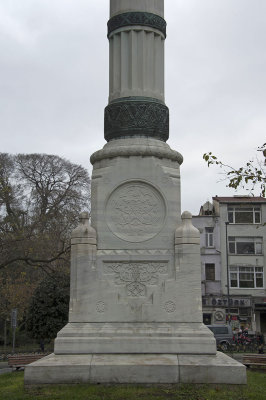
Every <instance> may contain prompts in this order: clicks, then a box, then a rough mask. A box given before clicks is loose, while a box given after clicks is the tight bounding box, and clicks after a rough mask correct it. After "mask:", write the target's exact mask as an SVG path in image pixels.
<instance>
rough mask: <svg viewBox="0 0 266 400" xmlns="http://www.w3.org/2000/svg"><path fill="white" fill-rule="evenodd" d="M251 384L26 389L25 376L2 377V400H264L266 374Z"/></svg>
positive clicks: (250, 378)
mask: <svg viewBox="0 0 266 400" xmlns="http://www.w3.org/2000/svg"><path fill="white" fill-rule="evenodd" d="M247 374H248V384H247V385H244V386H234V385H182V384H179V385H160V386H152V385H150V386H141V385H131V386H127V385H112V386H105V385H72V386H68V385H62V386H60V385H55V386H44V387H34V388H31V389H25V388H24V381H23V378H24V373H23V372H14V373H9V374H4V375H0V400H42V399H45V400H49V399H53V400H60V399H63V400H136V399H137V400H265V399H266V373H265V372H255V371H248V372H247Z"/></svg>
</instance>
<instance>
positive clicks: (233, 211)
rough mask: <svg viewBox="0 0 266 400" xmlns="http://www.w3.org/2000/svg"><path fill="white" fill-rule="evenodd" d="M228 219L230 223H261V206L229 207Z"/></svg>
mask: <svg viewBox="0 0 266 400" xmlns="http://www.w3.org/2000/svg"><path fill="white" fill-rule="evenodd" d="M227 211H228V221H229V222H230V224H260V223H261V211H260V207H240V206H236V207H231V206H230V207H228V208H227Z"/></svg>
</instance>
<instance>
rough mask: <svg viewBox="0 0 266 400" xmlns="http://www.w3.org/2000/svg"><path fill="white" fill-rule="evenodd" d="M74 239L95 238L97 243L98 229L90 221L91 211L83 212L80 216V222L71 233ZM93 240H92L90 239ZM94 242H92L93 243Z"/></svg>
mask: <svg viewBox="0 0 266 400" xmlns="http://www.w3.org/2000/svg"><path fill="white" fill-rule="evenodd" d="M71 238H72V239H77V238H81V239H82V238H87V239H93V240H92V242H93V243H94V242H95V244H96V231H95V229H94V228H93V227H92V226H91V225H90V223H89V213H88V212H85V211H84V212H82V213H81V214H80V216H79V224H78V226H77V227H76V228H75V229H74V230H73V231H72V234H71ZM90 242H91V240H90ZM93 243H92V244H93Z"/></svg>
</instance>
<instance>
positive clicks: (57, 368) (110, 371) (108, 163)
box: [25, 138, 246, 385]
mask: <svg viewBox="0 0 266 400" xmlns="http://www.w3.org/2000/svg"><path fill="white" fill-rule="evenodd" d="M139 152H141V154H142V156H139V155H137V153H139ZM181 160H182V159H181V156H180V155H179V153H177V152H174V151H172V150H171V149H170V148H169V146H168V145H166V144H165V143H163V142H160V141H158V140H154V139H144V138H135V139H123V140H116V141H113V142H110V143H108V144H107V145H106V146H105V147H104V148H103V150H101V151H99V152H97V153H95V154H94V155H93V156H92V162H93V163H94V169H93V175H92V223H93V226H94V227H95V228H96V229H94V228H92V227H91V226H90V224H89V220H88V216H87V215H86V213H84V214H83V215H82V216H81V222H80V225H79V226H78V227H77V228H76V229H75V230H74V231H73V234H72V248H71V254H72V258H71V300H70V312H69V323H68V324H67V325H66V326H65V327H64V328H63V329H62V330H61V331H60V332H59V333H58V335H57V338H56V340H55V353H54V354H52V355H50V356H48V357H45V358H43V359H41V360H39V361H37V362H35V363H33V364H31V365H29V366H27V367H26V370H25V383H26V384H28V385H30V384H48V383H78V382H83V383H84V382H88V383H157V384H159V383H179V382H182V383H226V384H228V383H232V384H244V383H246V368H245V367H244V366H243V365H242V364H240V363H238V362H236V361H235V360H233V359H231V358H230V357H227V356H226V355H224V354H223V353H219V352H216V341H215V339H214V337H213V334H212V332H211V331H210V330H209V329H208V328H207V327H206V326H205V325H204V324H203V323H202V308H201V286H200V282H201V264H200V247H199V232H198V230H197V229H196V228H194V227H193V226H192V223H191V214H190V213H188V212H185V213H183V214H182V218H181V219H180V200H179V197H180V187H179V162H181ZM96 232H97V234H96Z"/></svg>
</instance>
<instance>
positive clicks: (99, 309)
mask: <svg viewBox="0 0 266 400" xmlns="http://www.w3.org/2000/svg"><path fill="white" fill-rule="evenodd" d="M105 309H106V305H105V302H104V301H98V303H96V311H97V312H98V313H104V312H105Z"/></svg>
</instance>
